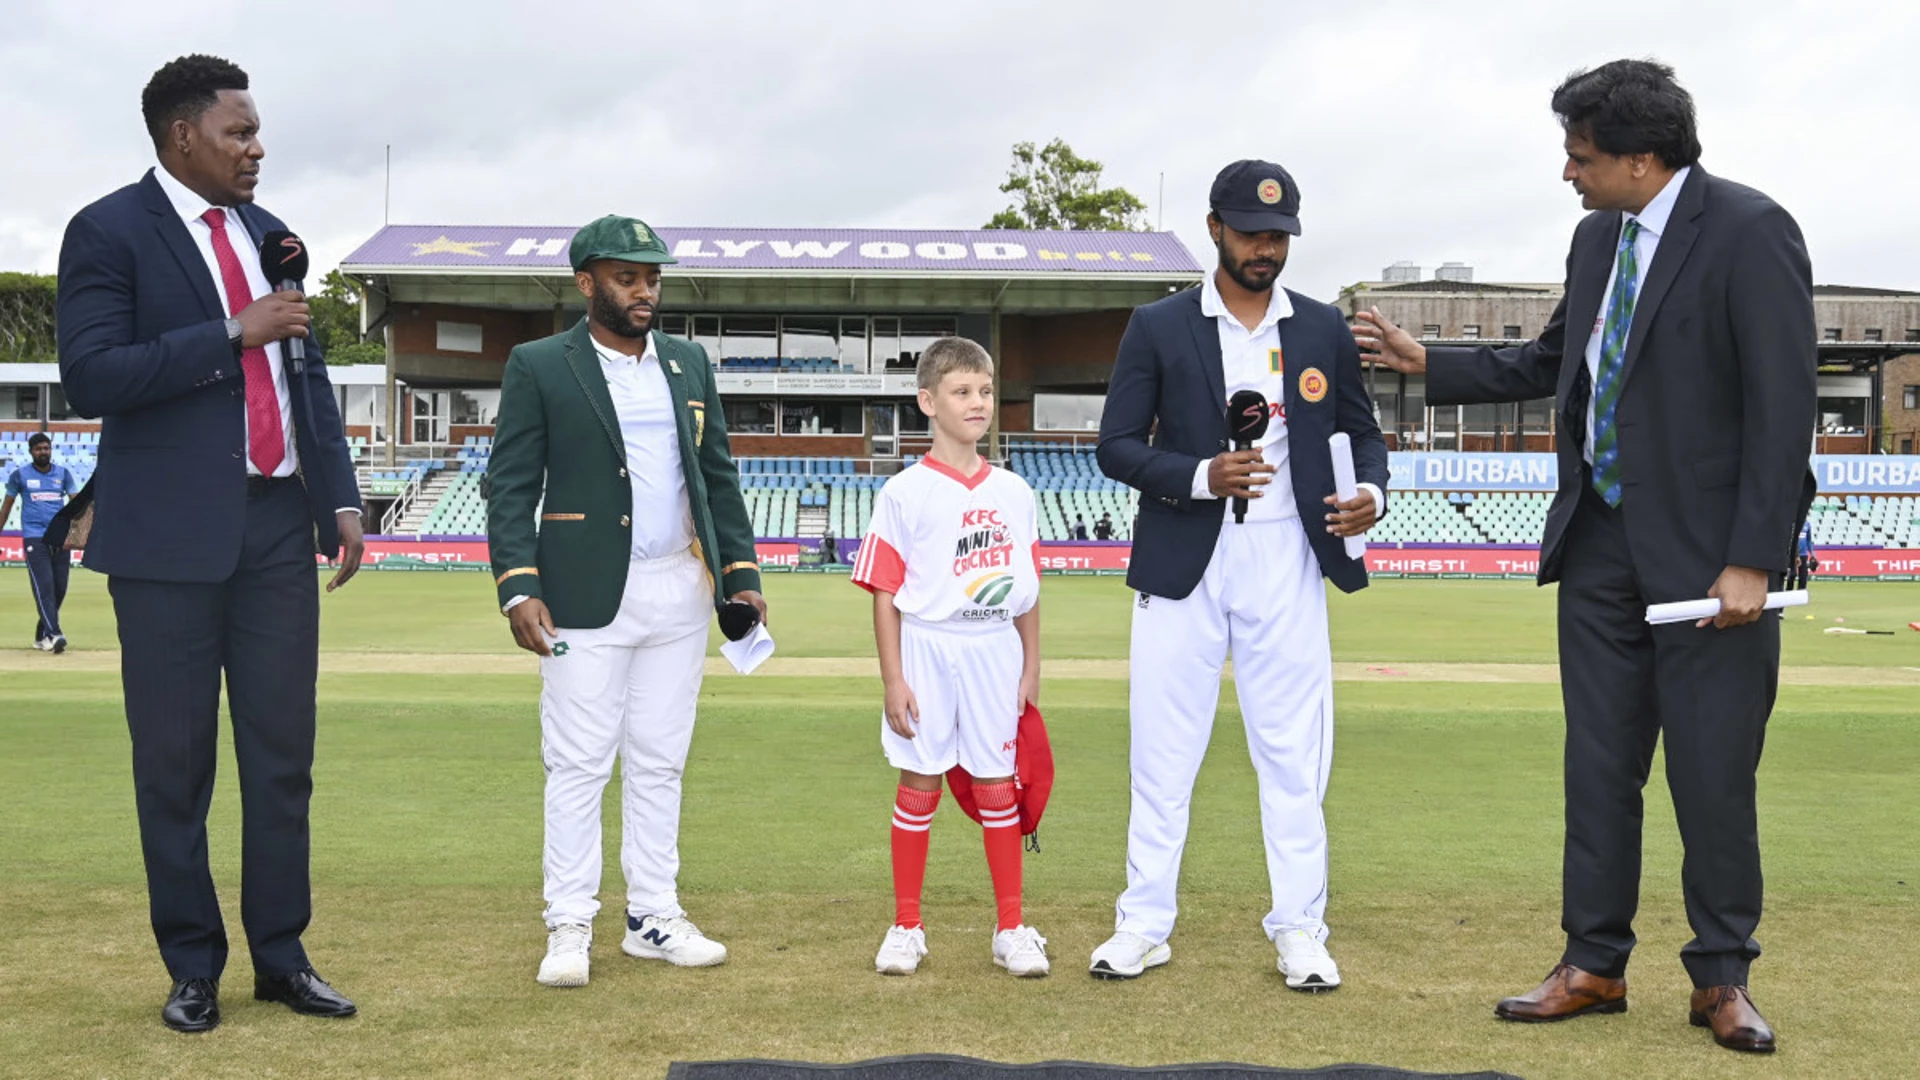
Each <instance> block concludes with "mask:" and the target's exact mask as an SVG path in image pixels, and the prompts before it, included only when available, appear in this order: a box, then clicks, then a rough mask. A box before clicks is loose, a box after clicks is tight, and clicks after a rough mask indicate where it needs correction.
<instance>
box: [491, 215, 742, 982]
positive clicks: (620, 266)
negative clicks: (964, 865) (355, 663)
mask: <svg viewBox="0 0 1920 1080" xmlns="http://www.w3.org/2000/svg"><path fill="white" fill-rule="evenodd" d="M571 261H572V264H573V269H574V280H575V283H576V285H577V286H578V287H579V289H580V293H581V295H583V296H585V297H586V298H587V317H586V318H584V319H582V320H581V321H580V322H579V323H577V324H575V325H574V327H573V329H571V330H568V331H567V332H565V333H562V334H556V335H554V336H553V337H549V338H543V339H541V340H539V341H533V342H528V343H527V344H524V345H521V346H518V347H517V348H515V349H514V350H513V353H512V355H511V356H510V357H509V358H508V360H507V369H506V373H505V376H504V377H503V379H502V381H501V387H500V414H499V419H498V422H497V423H496V425H495V428H494V443H493V455H492V459H491V461H490V463H489V465H488V468H487V473H488V478H489V486H490V498H489V502H488V508H487V534H488V536H487V538H488V545H489V549H490V556H491V560H492V563H493V569H494V573H495V575H496V579H495V580H496V584H497V586H498V589H499V600H500V606H501V611H502V613H503V614H505V615H506V616H507V618H508V620H509V621H510V622H511V624H512V627H513V636H514V640H515V642H516V643H518V644H519V645H520V647H521V648H524V649H527V650H529V651H532V652H535V653H538V654H539V655H540V657H541V660H540V674H541V679H542V690H541V694H540V733H541V755H542V760H543V762H544V764H545V766H546V771H547V787H546V854H545V879H546V890H545V893H546V901H547V908H546V923H547V930H548V939H547V955H546V959H545V960H544V961H543V962H542V963H541V965H540V972H539V976H538V979H539V981H540V982H541V983H542V984H544V985H547V986H583V985H585V984H586V982H587V973H588V952H589V948H590V946H591V945H592V941H593V917H594V915H595V914H596V913H597V911H598V910H599V902H598V901H597V900H596V899H595V897H596V896H597V895H598V894H599V891H600V798H601V792H602V791H603V790H604V789H605V787H606V783H607V780H608V779H609V777H610V776H611V775H612V772H613V762H614V758H615V755H616V754H617V755H619V756H620V758H621V760H622V767H621V776H622V781H621V782H622V785H623V789H624V790H623V793H622V799H621V805H622V808H623V814H622V829H621V832H622V838H621V860H620V861H621V865H622V868H623V869H624V871H625V873H626V879H627V912H626V914H627V926H626V930H627V933H626V938H625V941H624V943H623V945H622V948H623V950H624V951H625V952H626V953H627V954H628V955H631V956H636V957H641V958H644V959H653V960H665V961H667V962H668V963H671V964H674V965H676V966H680V967H708V966H712V965H715V964H719V963H722V962H724V961H725V960H726V957H727V950H726V947H725V946H723V945H721V944H720V943H719V942H716V941H713V940H711V939H710V938H708V937H706V935H704V934H703V933H701V931H700V929H699V928H698V927H696V926H695V925H694V924H693V923H692V922H690V921H689V920H688V919H687V917H686V912H685V911H684V910H683V909H682V908H681V907H680V903H679V900H678V897H677V895H676V891H675V877H676V875H677V874H678V871H679V866H680V855H679V845H678V835H679V828H680V779H681V773H682V772H683V770H684V769H685V767H686V760H687V749H688V747H689V745H690V743H691V741H692V738H693V722H694V704H695V701H696V699H697V698H698V697H699V693H700V679H701V674H702V672H703V670H704V666H705V660H706V644H707V625H708V620H709V618H710V617H711V616H712V613H713V611H714V610H715V608H716V606H717V605H719V604H721V603H722V602H725V601H737V602H740V603H745V604H750V605H752V606H753V608H754V609H756V610H757V612H758V613H759V615H760V617H761V618H762V619H764V618H765V616H766V601H765V600H764V599H763V598H762V597H761V595H760V591H759V590H760V569H759V564H758V562H757V561H756V560H755V556H754V543H753V528H752V524H751V522H750V521H749V519H748V516H747V507H746V501H745V500H744V499H743V498H742V497H741V494H740V477H739V472H738V470H737V469H736V468H735V466H734V462H733V458H732V456H731V455H730V454H729V452H728V449H727V431H726V424H725V421H724V420H723V418H722V415H721V410H720V401H719V396H718V394H717V393H716V392H715V388H714V380H713V366H712V364H711V363H710V362H709V361H708V359H707V354H706V350H704V349H702V348H701V347H700V346H698V345H695V344H693V343H691V342H687V341H683V340H680V339H678V338H671V337H668V336H666V335H665V334H662V333H660V332H658V331H656V330H653V329H651V324H652V321H653V312H654V308H655V305H656V304H657V303H658V302H659V296H660V267H661V266H662V265H664V264H669V263H672V262H674V261H675V260H674V259H673V257H672V256H671V255H669V254H668V253H667V248H666V245H665V244H664V243H663V242H662V241H661V240H660V238H659V236H658V235H657V234H656V233H654V231H653V230H652V229H651V228H649V227H648V226H647V225H646V224H645V223H644V222H641V221H638V220H636V219H634V218H627V217H619V216H608V217H604V218H601V219H599V220H598V221H595V222H593V223H592V224H590V225H588V226H586V227H585V228H583V229H581V230H580V231H579V232H578V233H577V234H575V236H574V238H573V244H572V250H571ZM536 514H537V515H538V517H537V520H536Z"/></svg>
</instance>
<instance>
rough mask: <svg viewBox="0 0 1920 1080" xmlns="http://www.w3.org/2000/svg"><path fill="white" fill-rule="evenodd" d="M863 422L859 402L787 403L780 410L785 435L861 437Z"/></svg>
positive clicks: (781, 426)
mask: <svg viewBox="0 0 1920 1080" xmlns="http://www.w3.org/2000/svg"><path fill="white" fill-rule="evenodd" d="M862 421H863V418H862V416H861V408H860V402H859V401H857V400H839V401H836V400H833V399H814V400H806V399H802V400H788V401H786V402H784V403H783V404H782V405H781V407H780V433H781V434H782V435H859V434H861V433H862V431H863V430H864V429H863V428H862V426H861V425H862Z"/></svg>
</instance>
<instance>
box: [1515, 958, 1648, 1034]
mask: <svg viewBox="0 0 1920 1080" xmlns="http://www.w3.org/2000/svg"><path fill="white" fill-rule="evenodd" d="M1626 1011H1627V980H1625V979H1603V978H1601V977H1600V976H1598V975H1594V974H1590V973H1588V972H1585V971H1581V970H1580V969H1579V968H1577V967H1574V966H1573V965H1572V964H1560V965H1558V966H1557V967H1555V968H1554V969H1553V971H1552V972H1550V973H1549V974H1548V975H1547V981H1546V982H1543V983H1541V984H1540V985H1539V986H1536V987H1534V988H1533V991H1532V992H1531V993H1528V994H1522V995H1521V996H1519V997H1510V998H1507V999H1506V1000H1504V1001H1502V1002H1500V1004H1498V1005H1495V1006H1494V1007H1493V1015H1495V1016H1497V1017H1499V1018H1500V1019H1502V1020H1514V1021H1517V1022H1519V1023H1522V1024H1545V1023H1550V1022H1552V1021H1555V1020H1567V1019H1570V1018H1572V1017H1575V1016H1585V1015H1586V1014H1588V1013H1623V1012H1626Z"/></svg>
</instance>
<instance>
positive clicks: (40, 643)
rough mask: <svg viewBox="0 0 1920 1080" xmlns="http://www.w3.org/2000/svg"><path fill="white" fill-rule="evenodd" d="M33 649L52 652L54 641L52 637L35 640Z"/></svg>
mask: <svg viewBox="0 0 1920 1080" xmlns="http://www.w3.org/2000/svg"><path fill="white" fill-rule="evenodd" d="M33 647H34V648H36V649H38V650H40V651H41V652H52V651H53V639H52V638H50V637H41V638H34V639H33Z"/></svg>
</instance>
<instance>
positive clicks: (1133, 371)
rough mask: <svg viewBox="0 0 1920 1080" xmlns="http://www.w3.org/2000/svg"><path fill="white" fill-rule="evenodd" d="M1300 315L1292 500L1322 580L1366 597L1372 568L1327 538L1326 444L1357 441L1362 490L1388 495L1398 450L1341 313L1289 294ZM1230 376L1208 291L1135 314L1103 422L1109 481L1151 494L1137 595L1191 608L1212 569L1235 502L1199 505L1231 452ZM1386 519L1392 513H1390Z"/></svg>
mask: <svg viewBox="0 0 1920 1080" xmlns="http://www.w3.org/2000/svg"><path fill="white" fill-rule="evenodd" d="M1287 297H1288V299H1290V300H1292V301H1293V315H1292V317H1290V318H1286V319H1282V320H1280V351H1281V354H1282V355H1283V356H1284V357H1286V369H1287V371H1286V377H1285V380H1284V382H1285V386H1286V405H1287V420H1286V423H1287V461H1288V472H1289V473H1290V474H1291V476H1292V478H1293V494H1294V499H1295V501H1296V503H1297V504H1298V506H1299V508H1300V520H1301V522H1302V523H1303V524H1304V527H1305V528H1306V530H1307V540H1308V542H1309V543H1311V544H1312V545H1313V552H1314V554H1315V555H1316V556H1318V557H1319V559H1320V571H1321V573H1323V574H1325V575H1326V576H1327V578H1329V579H1330V580H1331V581H1332V582H1333V583H1334V584H1335V585H1337V586H1339V587H1340V589H1341V591H1342V592H1353V591H1355V590H1358V589H1363V588H1366V585H1367V567H1366V563H1365V561H1364V560H1361V559H1349V558H1347V553H1346V547H1345V544H1344V543H1343V542H1342V541H1341V539H1340V538H1339V537H1337V536H1334V535H1333V534H1331V533H1329V532H1327V530H1326V527H1325V524H1324V521H1325V518H1326V515H1327V512H1328V510H1329V508H1328V507H1327V506H1326V505H1325V504H1324V503H1323V502H1322V500H1324V499H1325V498H1326V497H1327V496H1329V495H1331V494H1333V454H1332V452H1331V451H1330V450H1328V448H1327V439H1328V437H1329V436H1331V435H1332V434H1333V433H1334V432H1336V431H1344V432H1346V433H1347V436H1348V438H1350V439H1352V440H1353V466H1354V474H1355V478H1356V479H1357V480H1358V481H1359V482H1361V483H1363V484H1374V485H1377V486H1378V487H1379V488H1380V490H1381V491H1382V492H1384V491H1386V490H1387V443H1386V440H1385V439H1383V438H1381V436H1380V424H1379V421H1377V420H1376V419H1375V418H1374V415H1373V401H1372V399H1371V398H1369V397H1368V396H1367V388H1366V385H1365V384H1364V383H1363V382H1362V381H1361V374H1360V350H1359V347H1358V346H1357V345H1355V344H1354V341H1353V333H1352V331H1351V330H1349V329H1348V328H1347V322H1346V320H1345V319H1344V318H1342V317H1341V315H1340V312H1339V311H1338V309H1336V308H1334V307H1332V306H1331V305H1328V304H1323V303H1320V302H1319V301H1317V300H1311V299H1308V298H1307V297H1304V296H1301V295H1300V294H1299V293H1296V292H1294V291H1293V290H1291V289H1289V290H1287ZM1308 368H1318V369H1319V371H1320V373H1321V374H1322V375H1323V376H1324V377H1325V378H1326V380H1327V383H1328V388H1327V392H1326V394H1324V395H1323V396H1322V397H1321V398H1320V400H1318V401H1308V400H1306V399H1305V398H1304V397H1302V396H1301V395H1300V377H1301V375H1302V374H1304V373H1305V372H1306V370H1307V369H1308ZM1226 385H1227V382H1226V369H1225V367H1224V366H1223V362H1222V359H1221V355H1220V329H1219V326H1218V325H1217V324H1216V323H1215V322H1214V320H1213V319H1211V318H1208V317H1207V316H1206V315H1203V314H1201V311H1200V290H1199V289H1188V290H1186V291H1185V292H1181V293H1177V294H1175V295H1173V296H1169V297H1167V298H1166V299H1164V300H1156V301H1154V302H1153V303H1151V304H1147V305H1145V306H1144V307H1140V308H1136V309H1135V310H1134V312H1133V317H1132V318H1131V319H1129V320H1128V321H1127V332H1126V334H1125V335H1124V336H1122V337H1121V339H1120V355H1119V356H1118V357H1117V358H1116V359H1115V360H1114V363H1113V379H1112V381H1111V382H1110V383H1109V384H1108V386H1107V403H1106V408H1105V410H1104V411H1103V412H1102V413H1101V416H1100V449H1099V460H1100V471H1101V472H1104V473H1106V474H1107V475H1108V476H1110V477H1112V478H1113V479H1115V480H1118V481H1120V482H1121V483H1123V484H1126V485H1127V486H1129V487H1131V488H1134V489H1136V490H1138V491H1139V492H1140V514H1139V517H1138V518H1136V519H1135V521H1134V527H1133V557H1132V560H1131V561H1130V562H1129V563H1128V566H1127V585H1128V586H1130V587H1131V588H1133V589H1135V590H1137V591H1139V592H1143V593H1148V594H1151V595H1153V596H1164V597H1168V598H1170V599H1175V600H1179V599H1183V598H1185V597H1186V596H1187V595H1188V594H1189V593H1191V592H1193V590H1194V587H1195V586H1196V585H1198V584H1200V578H1201V576H1202V575H1204V574H1205V573H1206V570H1207V562H1208V561H1209V560H1210V559H1211V558H1212V557H1213V548H1214V544H1215V542H1216V541H1217V540H1218V539H1219V537H1220V527H1221V525H1222V523H1223V522H1224V521H1225V520H1226V515H1227V512H1228V508H1229V506H1230V505H1231V500H1229V499H1194V498H1193V497H1192V496H1193V475H1194V471H1195V470H1197V469H1198V468H1199V467H1200V462H1201V461H1203V460H1206V459H1208V458H1211V457H1213V456H1214V455H1216V454H1218V453H1221V452H1222V451H1225V450H1227V449H1229V444H1228V439H1229V437H1230V433H1231V432H1230V429H1229V428H1228V426H1227V390H1226ZM1383 510H1384V508H1383Z"/></svg>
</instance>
